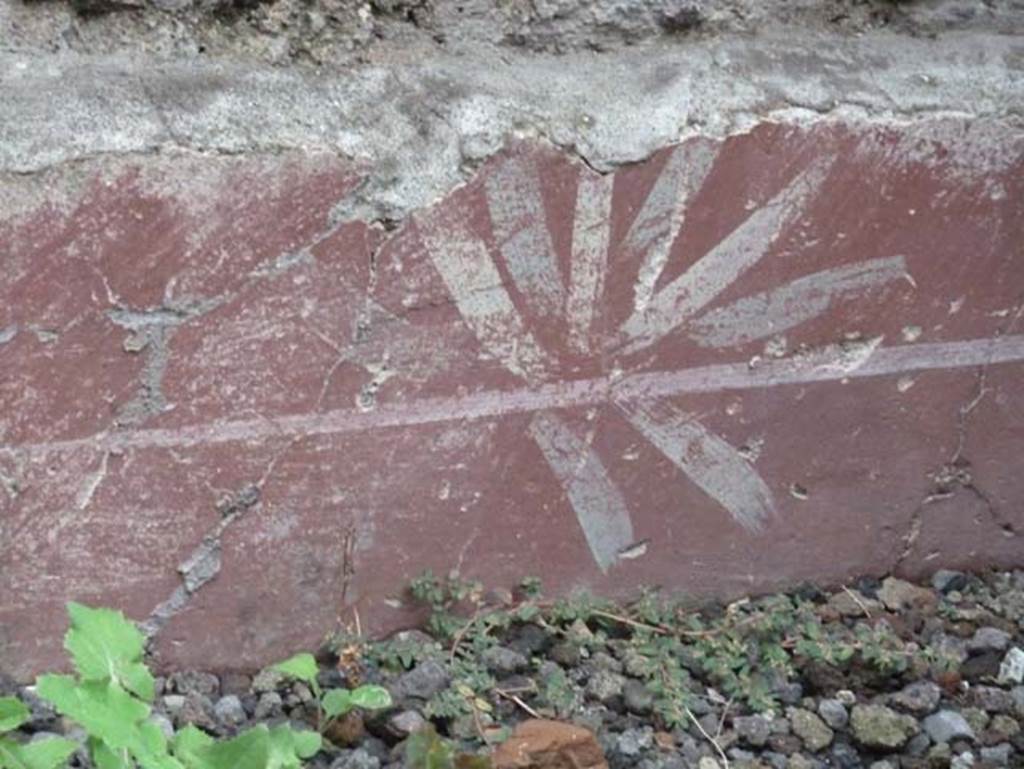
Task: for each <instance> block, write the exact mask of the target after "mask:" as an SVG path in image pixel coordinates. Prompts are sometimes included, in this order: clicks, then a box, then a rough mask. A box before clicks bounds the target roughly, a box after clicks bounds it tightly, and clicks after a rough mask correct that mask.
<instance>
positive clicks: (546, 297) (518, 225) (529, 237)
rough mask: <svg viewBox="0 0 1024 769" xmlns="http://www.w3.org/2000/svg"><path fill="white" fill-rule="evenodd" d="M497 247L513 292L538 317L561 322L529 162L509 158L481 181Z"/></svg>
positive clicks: (557, 279) (558, 290)
mask: <svg viewBox="0 0 1024 769" xmlns="http://www.w3.org/2000/svg"><path fill="white" fill-rule="evenodd" d="M485 184H486V187H487V203H488V206H489V207H490V211H491V222H492V223H493V225H494V235H495V237H496V238H497V241H498V247H499V248H500V250H501V253H502V256H504V257H505V265H506V266H507V267H508V271H509V274H510V275H511V276H512V280H513V281H515V284H516V288H518V289H519V291H520V293H522V295H523V298H524V300H525V301H526V302H527V303H528V304H529V306H530V308H531V309H532V310H534V311H535V312H537V313H538V314H539V315H540V316H541V317H543V318H561V317H562V312H563V310H564V308H565V289H564V287H563V285H562V278H561V274H560V273H559V270H558V263H557V261H556V257H555V248H554V245H553V244H552V242H551V233H550V231H549V230H548V220H547V214H546V212H545V210H544V200H543V199H542V198H541V194H540V189H541V184H540V178H539V176H538V174H537V168H536V166H535V161H534V160H533V159H532V158H524V157H515V158H511V159H509V160H508V161H506V162H505V163H503V164H502V165H501V166H499V167H498V168H497V169H496V170H495V171H494V173H493V174H491V175H489V176H488V177H487V179H486V182H485Z"/></svg>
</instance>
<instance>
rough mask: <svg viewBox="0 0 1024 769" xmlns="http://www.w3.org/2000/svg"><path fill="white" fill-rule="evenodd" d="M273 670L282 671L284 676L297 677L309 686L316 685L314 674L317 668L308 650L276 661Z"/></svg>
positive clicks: (315, 674) (313, 686)
mask: <svg viewBox="0 0 1024 769" xmlns="http://www.w3.org/2000/svg"><path fill="white" fill-rule="evenodd" d="M273 670H276V671H278V672H279V673H284V674H285V675H286V676H291V677H292V678H297V679H298V680H299V681H302V682H303V683H306V684H309V685H310V687H311V688H315V687H316V685H317V683H316V676H317V673H318V672H319V670H318V668H317V664H316V660H315V659H314V658H313V655H312V654H310V653H309V652H299V653H298V654H296V655H295V656H294V657H289V658H288V659H286V660H285V661H284V662H278V663H277V664H276V665H274V667H273Z"/></svg>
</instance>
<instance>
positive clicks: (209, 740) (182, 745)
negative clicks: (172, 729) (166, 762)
mask: <svg viewBox="0 0 1024 769" xmlns="http://www.w3.org/2000/svg"><path fill="white" fill-rule="evenodd" d="M213 743H214V739H213V737H211V736H210V735H208V734H207V733H206V732H204V731H203V730H202V729H199V728H198V727H196V726H193V725H192V724H189V725H188V726H186V727H185V728H183V729H179V730H178V731H177V733H176V734H175V735H174V740H173V742H172V743H171V749H172V750H173V752H174V756H175V757H176V758H177V759H178V760H179V761H181V763H183V764H184V765H185V766H187V767H188V769H193V768H194V767H195V768H196V769H198V768H199V767H201V766H202V764H201V759H200V758H199V753H200V751H202V749H203V748H208V747H209V746H210V745H212V744H213Z"/></svg>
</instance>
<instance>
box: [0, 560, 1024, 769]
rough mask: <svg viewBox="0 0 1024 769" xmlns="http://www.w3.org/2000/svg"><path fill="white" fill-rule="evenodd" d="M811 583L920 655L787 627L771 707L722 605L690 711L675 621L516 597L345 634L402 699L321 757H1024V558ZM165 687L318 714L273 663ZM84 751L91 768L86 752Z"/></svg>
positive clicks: (690, 673) (305, 721)
mask: <svg viewBox="0 0 1024 769" xmlns="http://www.w3.org/2000/svg"><path fill="white" fill-rule="evenodd" d="M799 596H800V597H801V600H803V601H804V602H805V603H806V604H807V605H808V606H809V607H811V610H812V611H813V612H814V614H815V615H816V616H817V617H818V618H819V619H820V621H821V623H822V628H823V629H824V630H825V631H826V634H829V633H832V632H833V631H835V633H836V637H840V634H843V635H842V637H856V638H862V639H868V638H870V637H871V636H870V635H869V631H871V630H873V629H874V630H877V629H878V628H879V627H884V628H885V629H886V632H887V633H888V634H889V635H890V636H891V637H892V638H894V639H896V640H897V642H898V644H899V646H898V648H897V647H894V648H895V652H894V653H895V654H897V655H900V654H906V656H905V657H901V658H900V659H902V660H903V662H902V663H900V664H898V665H879V666H875V667H873V666H872V665H870V664H866V663H865V662H864V661H863V660H861V661H860V662H856V661H855V662H847V663H842V662H823V661H821V660H813V659H807V658H804V657H803V656H801V654H800V653H799V651H798V648H797V644H796V643H795V642H794V643H789V642H788V640H787V639H789V638H790V636H788V635H787V632H788V631H787V630H786V629H783V631H782V637H783V643H782V647H783V648H786V649H787V651H789V652H790V653H791V654H793V659H794V660H795V662H796V666H795V668H794V669H793V670H792V671H790V673H791V674H790V675H779V676H777V677H776V678H775V679H774V681H773V686H772V690H771V691H770V692H769V694H768V697H767V699H768V701H769V704H768V705H766V706H764V707H761V708H760V709H758V708H755V707H753V706H752V705H751V703H750V702H748V701H745V700H746V698H745V697H744V696H743V693H742V692H741V693H740V694H739V696H737V694H736V693H735V692H734V693H733V694H732V695H729V696H727V695H726V694H725V693H724V692H723V691H720V690H719V688H718V687H717V682H718V681H720V680H721V679H720V678H716V676H715V675H714V674H713V673H709V672H708V670H707V669H706V668H705V667H702V665H701V664H700V661H699V659H698V658H697V657H698V655H697V653H696V652H694V653H693V655H692V656H691V646H690V643H691V639H695V638H699V637H702V634H704V636H706V637H711V638H713V637H714V635H713V634H714V633H715V632H717V631H716V630H715V628H716V627H720V625H716V624H715V623H716V622H720V621H721V620H722V618H723V617H725V618H726V620H727V619H728V617H729V616H730V615H729V611H730V610H729V609H726V610H723V609H722V607H710V608H708V609H707V610H706V611H704V612H700V613H696V614H694V616H693V618H692V624H691V626H692V627H695V628H702V627H703V628H707V630H706V631H700V630H696V631H694V632H693V633H692V635H688V636H686V637H684V639H683V640H684V643H683V645H682V646H680V649H681V653H680V655H679V656H678V659H677V662H678V663H679V669H680V671H681V672H680V674H679V675H680V676H683V677H684V678H685V680H686V682H687V684H686V686H687V691H686V698H685V703H686V704H685V709H684V711H680V710H678V709H677V710H676V714H677V715H679V714H680V713H682V714H683V715H685V718H681V719H676V721H675V722H674V723H673V722H672V719H670V718H668V717H667V716H666V713H667V712H669V711H667V710H666V705H665V701H666V700H665V692H664V691H659V687H658V686H657V685H656V684H655V683H652V681H654V680H655V679H652V677H651V675H650V670H649V668H648V667H646V666H645V665H646V664H647V663H646V662H645V660H647V659H648V658H646V657H645V656H644V654H645V653H646V652H645V648H646V647H643V646H642V644H644V643H649V642H651V639H652V638H664V637H665V636H666V635H667V633H661V632H660V631H659V632H654V631H649V629H647V628H645V627H644V626H645V625H646V624H647V623H645V622H643V621H642V620H639V619H636V617H637V616H638V615H636V614H635V613H631V612H632V610H631V608H630V607H619V608H616V609H613V610H610V611H609V610H607V608H605V609H602V610H601V612H599V613H596V614H593V615H591V616H589V617H587V618H584V619H581V618H576V619H572V618H570V617H566V616H561V617H552V616H550V615H548V614H546V613H545V611H544V609H543V608H542V609H540V610H538V611H537V612H536V614H518V613H516V612H515V611H512V610H511V609H509V608H508V607H509V606H511V607H515V606H516V599H515V598H513V597H512V596H507V597H505V603H506V605H507V606H506V608H505V609H502V610H500V611H499V613H498V616H499V617H500V620H498V621H495V622H494V623H493V624H492V625H487V626H486V631H485V632H473V633H470V632H465V631H464V630H463V628H466V627H468V626H470V623H471V622H472V627H471V629H473V630H474V631H480V629H481V627H482V626H481V625H480V623H481V620H480V618H479V616H476V617H475V618H474V619H472V621H471V620H470V619H468V618H467V619H465V620H464V622H465V624H464V625H462V627H461V628H460V627H459V625H458V622H457V621H455V622H454V624H453V625H452V626H450V627H448V628H447V629H439V628H436V627H435V628H434V632H433V633H430V632H427V631H426V630H423V629H417V630H409V631H404V632H403V633H400V634H397V635H396V636H395V637H393V638H391V639H386V640H385V641H382V642H374V643H369V642H362V641H360V640H359V639H340V640H339V642H338V643H337V644H336V645H335V648H334V653H333V654H325V656H324V662H323V669H322V672H321V683H322V685H323V686H324V687H332V686H352V685H357V684H361V683H380V684H383V685H384V686H386V687H388V689H389V690H390V691H391V693H392V696H393V699H394V706H393V707H392V708H391V709H389V710H387V711H385V712H378V713H368V714H356V715H353V716H351V717H348V718H346V719H344V720H343V721H342V722H341V723H335V724H333V725H332V726H331V727H330V728H329V729H328V730H327V732H326V734H327V736H328V738H329V739H330V740H332V743H331V744H330V745H329V746H328V749H327V750H326V751H325V752H323V753H321V754H320V755H318V756H317V757H316V758H315V759H314V760H312V761H311V762H310V763H309V765H310V766H311V767H318V768H319V769H327V768H328V767H329V768H330V769H381V768H382V767H388V768H391V769H395V768H397V767H400V766H403V742H404V740H405V739H406V738H407V737H408V736H409V735H410V734H412V733H414V732H417V731H419V730H421V729H423V728H425V727H426V726H427V725H428V724H433V725H434V726H435V727H436V728H437V729H438V731H439V732H440V733H441V734H443V735H445V736H447V737H449V738H451V739H453V740H456V741H457V742H459V743H460V744H461V746H462V747H463V748H464V749H466V750H473V751H479V750H482V749H483V748H482V745H483V743H484V742H485V741H490V742H498V741H500V740H501V739H502V738H503V737H504V736H505V735H506V734H507V730H506V729H505V728H506V727H512V726H514V725H515V724H516V723H518V722H520V721H522V720H524V719H528V718H532V717H535V716H545V717H555V718H559V719H562V720H566V721H571V722H573V723H575V724H578V725H580V726H584V727H586V728H588V729H591V730H592V731H593V732H594V733H595V734H596V735H597V738H598V741H599V743H600V745H601V746H602V748H603V749H604V751H605V755H606V757H607V760H608V763H609V765H610V766H611V767H612V769H617V768H618V767H640V768H641V769H690V768H693V769H714V767H719V768H720V769H721V768H722V767H723V765H724V763H725V762H724V761H723V760H722V755H723V754H724V755H725V756H726V757H727V758H728V762H729V766H730V767H734V769H825V768H826V767H837V768H840V769H857V768H858V767H863V768H864V769H945V768H946V767H949V768H950V769H967V768H968V767H971V768H972V769H985V768H991V769H999V768H1002V767H1024V729H1022V726H1024V571H1016V572H996V573H987V574H965V573H961V572H955V571H948V570H946V571H940V572H937V573H936V574H935V575H934V576H933V578H932V580H931V584H929V585H926V586H919V585H913V584H910V583H908V582H904V581H902V580H897V579H892V578H889V579H886V580H881V581H880V580H875V579H862V580H860V581H858V582H857V583H855V584H854V585H851V586H849V587H848V588H843V589H841V590H838V591H835V592H831V593H830V592H825V591H821V590H817V589H814V588H805V589H802V590H801V591H799ZM768 600H769V599H764V598H762V599H756V600H755V601H752V602H749V604H750V605H752V606H757V605H762V604H761V603H759V602H762V601H768ZM538 605H540V604H538ZM763 605H766V606H769V605H771V604H770V602H768V603H764V604H763ZM524 618H525V619H524ZM448 620H449V621H451V620H452V617H448ZM485 624H486V623H485ZM467 639H468V640H467ZM787 643H788V647H787ZM864 643H865V644H868V643H869V642H868V641H864ZM453 647H454V651H453ZM887 648H888V647H887ZM693 649H697V647H695V646H694V647H693ZM741 654H742V651H741ZM8 688H10V687H8ZM157 690H158V696H157V699H156V703H155V708H154V715H153V720H154V721H155V722H156V723H157V724H158V725H160V727H161V728H163V729H164V730H165V731H167V732H168V733H170V732H171V730H172V729H174V728H180V727H181V726H183V725H185V724H186V723H193V724H195V725H197V726H199V727H200V728H202V729H205V730H207V731H209V732H210V733H212V734H216V735H224V736H227V735H231V734H234V733H236V732H238V731H240V730H243V729H246V728H249V727H250V726H252V725H254V724H255V723H257V722H267V723H274V722H280V721H291V722H295V723H296V724H297V725H299V724H301V725H303V726H304V727H306V726H308V725H309V724H315V723H316V713H317V708H316V702H315V698H314V696H313V694H312V692H310V690H309V688H308V687H306V686H305V685H303V684H299V683H295V682H293V681H289V680H287V679H286V678H284V677H283V676H281V675H280V674H278V673H275V672H272V671H262V672H259V673H258V674H255V675H251V676H250V675H243V674H238V673H229V674H223V675H219V676H218V675H215V674H213V673H209V672H199V671H180V672H176V673H174V674H172V675H169V676H167V677H164V678H161V679H159V680H158V685H157ZM19 693H20V695H21V696H23V697H24V698H25V701H26V702H27V703H28V704H29V705H30V707H31V709H32V714H33V718H32V720H31V721H30V722H29V723H28V724H27V725H26V726H25V730H26V731H28V732H30V733H33V735H45V734H49V733H67V734H70V736H72V737H77V738H81V737H82V735H81V734H80V733H78V732H76V731H75V730H74V729H72V728H70V727H69V726H68V725H67V724H65V723H64V722H63V721H62V719H60V718H59V717H58V716H57V715H56V714H55V713H54V712H53V711H52V710H51V709H49V708H48V706H46V705H45V703H42V702H41V701H40V700H38V698H36V697H35V696H34V695H33V693H32V691H31V689H23V690H21V691H20V692H19ZM467 702H468V703H469V704H468V705H467ZM75 761H76V762H77V763H76V764H75V765H77V766H86V765H87V764H86V762H85V758H84V755H79V756H77V757H76V759H75Z"/></svg>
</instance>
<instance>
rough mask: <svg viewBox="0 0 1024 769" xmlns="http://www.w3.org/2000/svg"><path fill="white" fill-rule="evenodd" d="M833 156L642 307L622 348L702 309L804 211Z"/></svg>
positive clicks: (647, 341)
mask: <svg viewBox="0 0 1024 769" xmlns="http://www.w3.org/2000/svg"><path fill="white" fill-rule="evenodd" d="M832 161H833V158H832V157H826V158H819V159H817V160H815V161H814V162H813V163H812V164H811V165H810V167H808V168H807V169H805V170H804V171H803V172H801V173H800V174H799V175H798V176H797V177H796V178H795V179H793V180H792V181H791V182H790V183H789V184H788V185H786V187H785V188H784V189H783V190H782V191H781V192H779V193H778V194H777V195H776V196H775V197H774V198H772V199H771V200H770V201H768V203H766V204H765V205H764V206H762V207H761V208H759V209H758V210H757V211H755V212H754V213H752V214H751V215H750V216H749V217H747V219H746V220H745V221H744V222H743V223H742V224H740V225H739V226H738V227H737V228H736V229H734V230H733V231H732V232H731V233H730V234H729V235H727V236H726V237H725V238H723V239H722V240H721V241H720V242H719V243H718V244H717V245H716V246H715V247H714V248H712V249H711V250H710V251H708V252H707V253H706V254H705V255H704V256H702V257H701V258H700V259H699V260H698V261H697V262H695V263H694V264H693V265H692V266H691V267H690V268H689V269H688V270H686V272H684V273H683V274H682V275H680V276H679V277H678V278H676V279H675V280H673V281H672V282H671V283H669V284H668V285H667V286H665V287H664V288H663V289H661V291H659V292H658V293H657V294H655V295H654V297H653V298H652V299H651V302H650V304H649V305H648V306H647V308H646V309H645V310H643V311H637V312H634V313H633V314H632V315H631V316H630V317H629V319H628V320H627V321H626V322H625V323H624V324H623V326H622V329H621V330H620V333H619V338H618V339H615V340H613V346H616V347H618V346H620V345H621V347H620V350H619V352H621V353H623V354H627V353H631V352H636V351H638V350H641V349H643V348H645V347H649V346H650V345H652V344H654V343H655V342H657V341H658V340H660V339H661V338H662V337H664V336H665V335H666V334H668V333H669V332H671V331H672V330H674V329H675V328H676V327H678V326H679V325H680V324H681V323H683V322H684V321H685V320H687V319H688V318H690V317H691V316H692V315H694V314H695V313H697V312H699V311H700V310H701V309H702V308H703V307H705V306H706V305H707V304H708V303H709V302H711V301H712V300H713V299H714V298H715V297H716V296H718V295H719V294H720V293H721V292H722V291H724V290H725V289H726V288H727V287H728V286H729V285H730V284H731V283H732V282H733V281H735V280H736V279H737V278H738V277H739V276H740V275H742V274H743V273H744V272H745V271H746V270H747V269H749V268H750V267H752V266H753V265H754V264H756V263H757V262H758V260H760V259H761V257H763V256H764V255H765V254H766V253H768V250H769V249H770V248H771V246H772V244H773V243H774V242H775V240H776V239H777V238H778V237H779V235H781V234H782V233H783V232H784V231H785V229H786V228H787V227H788V226H789V225H790V224H792V223H793V222H794V221H795V220H796V218H797V217H798V216H799V215H800V213H801V212H802V211H803V209H804V206H805V205H806V204H807V202H808V200H810V198H811V196H812V195H813V194H814V193H815V192H816V191H817V190H818V188H819V187H820V186H821V183H822V182H823V181H824V180H825V177H826V176H828V172H829V169H830V168H831V166H832Z"/></svg>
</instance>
